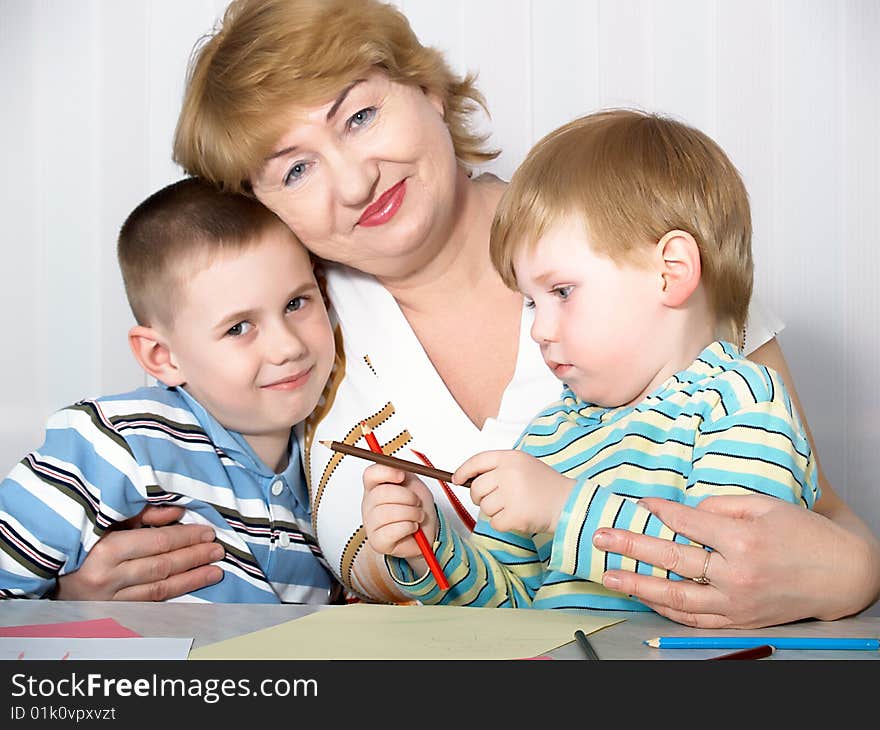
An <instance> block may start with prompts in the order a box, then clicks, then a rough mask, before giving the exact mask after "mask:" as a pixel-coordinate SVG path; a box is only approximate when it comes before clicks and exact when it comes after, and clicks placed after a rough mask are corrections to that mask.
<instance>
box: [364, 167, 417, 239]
mask: <svg viewBox="0 0 880 730" xmlns="http://www.w3.org/2000/svg"><path fill="white" fill-rule="evenodd" d="M405 196H406V178H404V179H403V180H401V181H400V182H399V183H397V185H393V186H392V187H390V188H388V190H386V191H385V192H384V193H382V195H380V196H379V199H378V200H377V201H376V202H375V203H371V204H370V205H368V206H367V207H366V209H365V210H364V212H363V213H362V214H361V217H360V219H359V220H358V225H359V226H364V227H367V228H369V227H371V226H381V225H383V224H384V223H387V222H388V221H390V220H391V219H392V218H393V217H394V214H395V213H397V211H398V209H399V208H400V206H401V204H402V203H403V199H404V197H405Z"/></svg>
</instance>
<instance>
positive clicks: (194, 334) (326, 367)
mask: <svg viewBox="0 0 880 730" xmlns="http://www.w3.org/2000/svg"><path fill="white" fill-rule="evenodd" d="M194 268H197V267H194ZM184 286H185V291H183V292H182V296H181V297H180V299H181V302H180V306H179V307H178V309H177V310H176V311H175V313H174V324H173V328H172V330H171V332H170V333H169V334H168V340H169V346H170V349H171V353H172V357H173V358H174V360H175V362H176V363H177V365H178V366H179V368H180V372H181V375H182V376H183V377H184V378H185V388H186V390H187V391H189V392H190V393H191V394H192V395H193V396H194V397H195V398H196V399H197V400H198V401H199V402H200V403H201V404H202V405H203V406H204V407H205V408H207V409H208V411H210V413H211V414H212V415H213V416H214V417H215V418H216V419H217V420H218V421H219V422H220V423H221V424H223V425H224V426H225V427H226V428H228V429H231V430H233V431H238V432H240V433H241V434H242V435H243V436H244V437H245V438H246V439H247V441H248V442H249V443H250V444H251V446H252V447H254V449H255V450H256V451H257V452H258V453H259V452H261V450H262V449H261V448H260V446H259V444H260V442H263V443H264V444H265V443H266V442H267V441H268V442H271V443H272V444H273V445H277V444H279V443H281V444H282V445H286V443H287V440H288V438H289V436H290V428H291V426H293V425H294V424H295V423H298V422H299V421H302V420H303V419H304V418H305V417H306V416H307V415H308V414H309V413H310V412H311V411H312V409H313V408H314V407H315V405H316V404H317V402H318V398H319V397H320V395H321V391H322V389H323V387H324V384H325V383H326V381H327V378H328V377H329V375H330V369H331V367H332V365H333V355H334V341H333V332H332V330H331V327H330V322H329V319H328V317H327V311H326V309H325V307H324V303H323V301H322V299H321V294H320V291H319V290H318V286H317V283H316V281H315V277H314V275H313V273H312V266H311V263H310V261H309V258H308V254H307V252H306V251H305V249H304V248H303V247H302V245H301V244H300V243H299V242H298V241H296V239H294V238H293V237H292V236H291V235H290V233H289V232H288V231H287V230H286V229H284V228H282V227H281V226H278V227H276V228H273V229H272V230H271V231H269V232H267V233H266V234H264V236H263V238H262V239H261V240H260V241H259V242H257V243H254V244H252V245H251V246H249V247H248V248H246V249H244V250H243V251H234V252H230V253H226V254H221V255H218V256H216V257H215V258H214V259H213V260H212V261H211V262H210V264H209V265H208V266H207V267H205V268H202V269H201V270H196V272H195V273H194V275H193V276H192V277H190V278H189V279H187V280H186V284H185V285H184ZM269 466H274V465H271V464H270V465H269Z"/></svg>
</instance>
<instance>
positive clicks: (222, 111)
mask: <svg viewBox="0 0 880 730" xmlns="http://www.w3.org/2000/svg"><path fill="white" fill-rule="evenodd" d="M372 69H380V70H382V71H384V72H385V73H386V74H388V77H389V78H390V79H391V80H392V81H395V82H398V83H401V84H408V85H410V86H417V87H420V88H422V89H424V90H425V91H426V92H429V93H433V94H436V95H437V96H438V98H440V99H441V101H442V102H443V109H444V113H445V119H446V124H447V126H448V127H449V131H450V134H451V136H452V143H453V146H454V147H455V153H456V156H457V157H458V159H459V161H460V162H461V163H463V164H465V165H467V164H479V163H482V162H486V161H488V160H491V159H493V158H494V157H497V155H498V153H497V152H494V151H489V150H486V149H485V148H484V143H485V140H486V138H487V137H488V135H485V134H480V133H477V132H476V131H474V130H473V129H472V126H471V116H472V114H473V112H475V111H477V110H478V109H479V108H480V107H482V108H483V109H485V108H486V104H485V101H484V99H483V96H482V95H481V94H480V92H479V91H478V90H477V88H476V86H475V85H474V77H473V76H471V75H467V76H465V77H463V78H462V77H459V76H458V75H456V74H455V73H454V72H453V71H452V70H451V69H450V67H449V65H448V64H447V62H446V60H445V59H444V57H443V54H442V53H441V52H440V51H438V50H436V49H434V48H430V47H427V46H423V45H422V44H421V43H420V42H419V40H418V38H417V37H416V35H415V33H414V32H413V30H412V28H411V27H410V25H409V22H408V21H407V19H406V16H404V15H403V13H401V12H400V11H399V10H398V9H397V8H395V7H394V6H393V5H391V4H390V3H386V2H380V1H379V0H235V1H234V2H232V3H230V4H229V6H228V7H227V9H226V13H225V14H224V17H223V22H222V24H221V25H220V27H219V28H218V29H216V30H215V31H214V32H213V33H212V34H210V35H208V36H206V37H205V38H203V39H202V41H201V43H200V44H199V45H198V46H197V48H196V49H195V52H194V54H193V57H192V59H191V60H190V66H189V72H188V78H187V84H186V91H185V93H184V100H183V108H182V110H181V113H180V117H179V119H178V122H177V131H176V133H175V138H174V159H175V161H176V162H178V163H179V164H180V165H181V166H182V167H183V169H184V170H186V171H187V172H189V173H190V174H193V175H199V176H201V177H203V178H205V179H208V180H210V181H211V182H214V183H216V184H218V185H220V186H221V187H223V188H224V189H226V190H232V191H242V190H244V191H245V192H247V191H249V178H250V177H251V176H252V175H253V174H255V173H256V172H257V171H258V170H259V169H260V168H261V167H262V166H263V163H264V160H265V157H266V156H267V155H268V154H269V153H270V152H271V151H272V150H271V148H272V145H274V144H276V143H277V142H278V140H279V139H280V138H281V136H282V134H283V133H284V132H286V131H287V125H288V124H289V123H290V119H289V116H290V111H291V110H292V109H295V108H304V107H308V106H311V105H315V104H319V103H324V102H326V101H328V100H329V99H330V98H332V97H333V96H334V95H336V94H338V93H339V92H340V91H342V90H343V89H344V88H345V87H346V86H347V85H348V84H350V83H352V82H353V81H356V80H358V79H359V78H362V77H363V76H365V75H366V74H367V73H368V72H369V71H371V70H372Z"/></svg>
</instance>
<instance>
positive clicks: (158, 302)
mask: <svg viewBox="0 0 880 730" xmlns="http://www.w3.org/2000/svg"><path fill="white" fill-rule="evenodd" d="M276 226H277V227H279V228H281V229H283V230H284V231H285V232H287V233H289V234H290V236H291V237H292V238H293V240H297V239H296V238H295V237H294V236H293V233H291V232H290V230H289V229H288V228H287V226H285V225H284V223H282V222H281V220H280V219H279V218H278V217H277V216H276V215H275V214H274V213H273V212H272V211H270V210H269V209H268V208H266V207H265V206H263V205H262V204H261V203H260V202H259V201H257V200H255V199H253V198H250V197H246V196H244V195H238V194H235V193H224V192H221V191H220V190H218V189H217V188H216V187H215V186H213V185H211V184H209V183H207V182H205V181H203V180H199V179H198V178H192V177H191V178H185V179H183V180H179V181H177V182H175V183H172V184H171V185H167V186H166V187H164V188H162V189H161V190H159V191H157V192H155V193H153V194H152V195H151V196H150V197H148V198H147V199H146V200H144V201H143V202H142V203H141V204H140V205H138V206H137V207H136V208H135V209H134V210H133V211H132V212H131V213H130V214H129V216H128V218H126V220H125V223H123V224H122V228H121V230H120V232H119V240H118V243H117V248H116V253H117V257H118V259H119V267H120V269H121V270H122V279H123V281H124V282H125V293H126V296H127V297H128V303H129V305H130V306H131V311H132V313H133V314H134V317H135V319H136V320H137V322H138V324H141V325H145V326H156V325H157V324H161V325H164V326H166V327H171V326H172V325H173V315H174V309H175V306H176V305H177V304H178V302H179V301H180V299H179V292H180V291H181V289H182V285H183V282H184V280H185V279H186V278H187V277H189V276H192V275H193V273H195V271H197V270H198V268H197V267H195V266H194V264H196V263H198V264H201V265H202V266H206V265H208V264H209V263H210V262H211V260H212V256H214V255H216V254H217V253H220V252H224V251H238V250H244V249H245V248H247V247H248V246H250V245H252V244H254V243H256V242H257V241H258V240H259V239H260V238H261V237H262V236H263V235H264V234H265V233H266V232H268V231H269V230H270V229H272V228H273V227H276Z"/></svg>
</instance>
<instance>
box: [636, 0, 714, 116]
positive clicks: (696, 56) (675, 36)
mask: <svg viewBox="0 0 880 730" xmlns="http://www.w3.org/2000/svg"><path fill="white" fill-rule="evenodd" d="M714 17H715V3H714V0H663V1H662V2H659V3H656V2H655V3H654V4H653V25H654V37H655V40H654V42H653V44H652V47H653V51H654V63H653V70H654V79H653V83H654V101H653V108H654V110H655V111H659V112H664V113H667V114H673V113H674V115H675V116H676V117H677V118H678V119H682V120H683V121H686V122H687V123H688V124H693V125H695V126H697V127H699V128H700V129H702V130H703V131H705V132H706V133H707V134H714V131H715V129H714V127H715V108H714V89H715V84H714V82H715V61H716V56H715V23H714Z"/></svg>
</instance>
